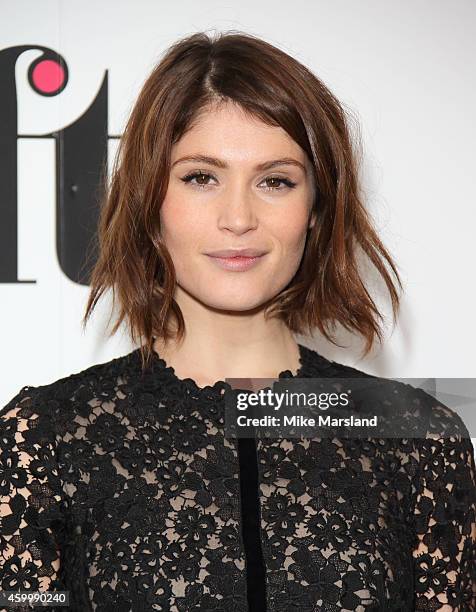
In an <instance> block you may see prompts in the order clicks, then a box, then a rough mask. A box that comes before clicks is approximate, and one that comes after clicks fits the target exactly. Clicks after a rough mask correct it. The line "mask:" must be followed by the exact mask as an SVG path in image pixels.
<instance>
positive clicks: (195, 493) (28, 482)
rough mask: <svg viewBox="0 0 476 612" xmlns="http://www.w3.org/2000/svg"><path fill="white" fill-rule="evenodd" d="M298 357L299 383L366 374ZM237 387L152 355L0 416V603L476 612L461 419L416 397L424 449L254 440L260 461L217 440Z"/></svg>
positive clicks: (402, 442)
mask: <svg viewBox="0 0 476 612" xmlns="http://www.w3.org/2000/svg"><path fill="white" fill-rule="evenodd" d="M299 350H300V355H301V367H300V369H299V371H298V372H297V373H296V376H299V377H316V378H317V377H322V376H325V377H330V376H345V377H350V376H359V377H363V376H370V375H368V374H365V373H364V372H362V371H360V370H357V369H355V368H351V367H349V366H345V365H342V364H338V363H336V362H332V361H329V360H327V359H325V358H324V357H323V356H321V355H319V354H318V353H317V352H316V351H314V350H311V349H309V348H307V347H305V346H303V345H299ZM292 376H293V374H292V373H291V372H290V371H289V370H286V371H285V372H281V374H280V375H279V378H289V377H292ZM395 384H396V389H397V391H398V390H399V389H403V386H402V383H395ZM407 387H408V386H407ZM227 388H229V385H228V384H227V383H225V382H224V381H218V382H217V383H215V385H213V386H212V387H205V388H204V389H201V388H199V387H198V386H197V385H196V383H195V382H194V381H193V380H192V379H184V380H181V379H179V378H178V377H177V376H176V375H175V372H174V370H173V368H171V367H167V365H166V363H165V362H164V361H163V360H162V359H161V358H160V357H159V356H158V355H157V354H156V353H155V354H154V359H153V362H152V365H151V367H150V368H148V369H147V370H145V371H144V372H142V370H141V361H140V351H139V349H135V350H134V351H132V352H131V353H129V354H127V355H124V356H122V357H119V358H117V359H113V360H111V361H109V362H107V363H103V364H97V365H94V366H91V367H90V368H88V369H86V370H83V371H82V372H79V373H76V374H72V375H70V376H68V377H66V378H63V379H60V380H58V381H56V382H53V383H51V384H49V385H45V386H41V387H31V386H26V387H23V388H22V389H21V390H20V392H19V393H18V394H17V395H16V396H15V397H13V398H12V399H11V400H10V401H9V402H8V404H7V405H6V406H5V407H4V408H3V409H2V410H1V411H0V438H1V447H0V497H1V500H0V501H1V513H0V590H3V591H6V590H10V591H11V590H13V591H16V590H22V591H27V590H31V591H36V590H50V591H52V590H67V591H69V592H70V607H69V608H68V609H70V610H77V611H81V612H85V611H87V610H101V611H112V610H114V611H115V612H126V611H128V612H129V611H130V610H133V611H136V610H164V611H169V610H170V611H174V612H184V611H188V610H206V611H212V610H213V611H214V612H218V611H220V612H224V611H226V612H245V611H248V610H252V609H253V604H250V602H251V599H249V593H248V589H250V588H251V587H253V589H255V588H259V589H263V594H264V596H265V601H266V607H267V610H269V611H272V612H289V611H291V610H296V611H299V612H312V611H317V610H322V611H326V612H335V611H339V610H347V611H352V612H364V611H374V612H376V611H383V610H386V611H395V612H397V611H398V612H402V611H408V612H409V611H413V610H418V611H426V612H428V611H440V610H442V611H446V610H458V611H459V612H467V611H470V610H476V468H475V459H474V449H473V445H472V442H471V439H470V438H469V434H468V432H467V429H466V427H465V425H464V423H463V422H462V421H461V419H460V418H459V417H458V416H457V415H456V413H454V412H453V411H452V410H451V409H449V408H448V407H446V406H443V405H441V404H439V403H438V402H437V400H436V399H435V398H433V397H431V396H430V395H428V394H426V393H425V392H424V391H421V390H419V389H413V388H412V398H413V401H414V402H416V403H418V404H419V405H420V406H421V414H422V418H426V419H427V421H428V434H427V437H426V438H414V439H403V438H387V439H370V438H367V439H344V438H343V439H335V438H321V439H320V438H312V439H304V438H301V439H268V440H264V439H258V440H257V441H256V447H255V449H256V452H255V455H256V462H255V464H254V465H253V464H252V458H251V459H250V456H248V457H247V458H246V460H245V459H244V457H241V463H240V461H239V454H238V441H237V440H236V439H232V438H226V437H225V436H224V427H223V423H224V401H223V395H222V394H223V391H224V390H225V389H227ZM407 392H408V390H407ZM445 424H448V426H449V425H450V424H451V426H452V427H453V428H454V427H455V424H456V430H457V431H460V434H458V433H457V434H455V435H451V436H446V437H444V436H442V435H441V431H444V429H445ZM240 466H241V469H240ZM253 469H254V470H255V471H256V474H257V483H256V484H255V485H254V489H253V490H250V489H249V487H251V486H252V484H251V483H252V481H251V480H249V474H251V473H252V470H253ZM240 485H241V487H240ZM242 487H248V488H245V489H244V490H245V491H247V492H249V493H250V494H249V495H246V499H247V500H248V501H247V503H253V502H252V501H251V502H250V500H255V502H254V503H255V504H256V507H255V509H256V512H257V514H256V516H258V517H259V523H258V522H257V523H256V524H255V525H253V524H252V522H248V523H246V524H247V525H248V527H247V529H252V530H255V532H254V533H253V534H252V535H253V536H256V537H247V536H248V535H249V534H243V525H244V523H245V521H244V520H243V519H244V512H247V510H246V508H245V506H243V503H244V496H243V494H242V491H243V489H242ZM245 518H246V516H245ZM258 525H259V526H258ZM244 536H245V537H244ZM250 543H254V544H253V546H254V545H256V546H259V548H260V550H259V551H257V552H259V553H260V554H261V555H262V562H263V565H264V567H263V570H264V571H263V572H262V573H261V574H259V576H260V577H259V578H258V579H257V580H253V575H252V567H253V566H252V565H251V564H250V563H249V559H251V558H253V555H254V554H255V552H256V551H254V550H249V547H250V546H251V545H252V544H250ZM247 559H248V562H247ZM5 609H9V608H5ZM11 609H12V610H16V611H20V612H21V611H22V610H27V609H29V608H28V607H26V606H23V607H15V608H13V607H12V608H11ZM50 609H53V610H55V609H58V610H64V609H65V608H64V607H59V606H58V607H57V608H55V607H53V606H52V607H51V608H50Z"/></svg>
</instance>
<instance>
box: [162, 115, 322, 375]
mask: <svg viewBox="0 0 476 612" xmlns="http://www.w3.org/2000/svg"><path fill="white" fill-rule="evenodd" d="M198 154H201V155H206V156H208V157H211V158H215V159H219V160H221V161H222V162H224V163H225V164H226V165H227V167H226V168H220V167H217V166H216V165H214V164H212V163H210V161H209V160H208V161H203V160H200V161H190V160H189V161H180V160H181V159H182V158H183V157H185V156H191V155H198ZM284 158H288V159H289V158H291V159H293V160H296V161H297V162H299V163H300V164H302V167H301V166H299V165H298V164H297V165H296V164H291V163H280V164H279V165H276V166H273V167H272V168H268V169H264V170H258V169H257V168H256V166H257V165H258V164H262V163H263V162H267V161H271V160H278V159H279V160H282V159H284ZM171 163H172V168H171V174H170V180H169V185H168V189H167V194H166V197H165V200H164V202H163V205H162V207H161V211H160V221H161V233H162V237H163V240H164V242H165V244H166V246H167V248H168V250H169V252H170V255H171V257H172V260H173V262H174V266H175V270H176V274H177V289H176V293H175V299H176V301H177V302H178V304H179V306H180V308H181V310H182V314H183V316H184V320H185V325H186V335H185V339H184V341H183V342H182V344H177V343H176V342H175V341H169V342H168V343H167V345H164V343H163V342H162V341H160V340H159V339H157V340H156V341H155V344H154V349H155V350H156V351H157V353H158V354H159V355H160V356H161V357H162V358H163V359H164V360H165V361H166V363H167V365H169V366H172V367H173V368H174V369H175V373H176V375H177V376H178V377H179V378H181V379H184V378H192V379H194V380H195V382H196V383H197V384H198V385H199V386H200V387H204V386H205V385H213V384H214V383H215V382H216V381H217V380H224V379H225V378H227V377H230V378H247V377H251V378H253V377H254V378H275V377H277V376H278V374H279V373H280V372H281V371H283V370H287V369H289V370H291V371H292V372H293V373H294V374H295V373H296V372H297V370H298V368H299V350H298V346H297V342H296V340H295V339H294V336H293V334H292V332H291V331H290V330H289V329H288V328H287V326H286V325H285V324H284V323H283V322H282V321H280V320H277V319H274V318H273V319H268V320H265V318H264V312H263V310H264V305H265V304H266V303H267V302H268V301H269V300H270V299H272V298H273V297H274V296H275V295H277V294H278V293H279V292H280V291H282V290H283V289H284V288H285V287H286V286H287V285H288V283H289V282H290V281H291V279H292V278H293V276H294V274H295V273H296V271H297V269H298V267H299V264H300V262H301V258H302V255H303V252H304V247H305V241H306V235H307V231H308V229H309V228H310V227H312V225H313V223H314V222H315V218H314V213H313V202H314V194H315V186H314V180H313V174H312V166H311V163H310V161H309V159H308V158H307V155H306V153H305V152H304V151H303V150H302V149H301V147H300V146H299V145H298V144H297V143H296V142H295V141H294V140H292V139H291V137H290V136H289V135H288V134H287V133H286V132H285V131H284V130H283V129H281V128H279V127H270V126H268V125H266V124H264V123H262V122H261V121H259V120H258V119H256V118H253V117H250V116H248V115H246V114H245V113H244V112H243V110H242V109H241V108H240V107H238V106H236V105H235V104H231V103H227V104H224V105H221V106H218V107H211V108H209V109H207V111H206V112H205V113H202V115H201V116H200V117H199V119H198V120H197V121H196V122H195V124H194V125H193V126H192V128H191V129H190V130H189V131H188V132H187V133H186V134H185V135H184V136H183V137H182V139H181V140H180V141H179V142H178V143H176V144H175V145H174V146H173V148H172V162H171ZM196 173H199V175H198V177H197V176H195V178H191V179H189V180H188V182H186V181H184V180H183V179H184V178H185V177H187V176H188V175H190V174H196ZM280 179H281V180H280ZM283 179H287V180H288V181H291V182H292V183H295V186H294V187H290V186H289V185H287V184H286V183H285V182H283ZM225 248H261V249H263V250H265V251H266V252H267V253H266V255H265V256H264V257H263V258H262V259H261V260H260V262H259V263H258V264H257V265H256V266H254V267H253V268H251V269H249V270H247V271H245V272H236V271H229V270H223V269H222V268H220V267H219V266H217V265H216V263H214V262H213V261H212V260H211V259H210V257H208V256H207V255H206V254H205V253H209V252H211V251H215V250H218V249H225Z"/></svg>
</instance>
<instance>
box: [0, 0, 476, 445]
mask: <svg viewBox="0 0 476 612" xmlns="http://www.w3.org/2000/svg"><path fill="white" fill-rule="evenodd" d="M0 7H1V8H0V10H1V14H0V51H1V50H2V49H5V48H7V47H11V46H15V45H20V44H30V45H35V44H38V45H44V46H47V47H50V48H52V49H55V50H56V51H58V52H59V53H61V54H62V55H63V57H64V58H65V59H66V60H67V63H68V66H69V70H70V80H69V83H68V86H67V87H66V88H65V90H64V91H63V92H62V93H60V94H59V95H57V96H56V97H53V98H42V97H41V96H39V95H38V94H36V93H35V92H34V91H33V90H32V89H31V88H30V87H29V85H28V82H27V78H26V71H27V69H28V66H29V64H30V63H31V61H32V60H33V59H34V58H35V57H37V56H38V55H40V52H39V51H27V52H25V53H23V54H22V55H20V57H19V59H18V61H17V65H16V83H17V95H18V133H19V134H20V135H21V134H44V133H48V132H51V131H52V130H56V129H61V128H63V127H65V126H66V125H68V124H70V123H72V122H74V121H75V120H76V119H77V118H78V117H79V116H80V115H81V114H82V113H83V112H84V110H85V109H86V108H87V107H88V106H89V104H90V103H91V102H92V100H93V99H94V97H95V96H96V94H97V91H98V89H99V87H100V85H101V82H102V79H103V76H104V72H105V70H106V69H107V70H108V71H109V118H108V122H109V126H108V132H109V134H110V135H112V134H120V133H121V132H122V129H123V126H124V122H125V119H126V117H127V114H128V112H129V111H130V108H131V105H132V103H133V101H134V99H135V97H136V96H137V94H138V92H139V89H140V87H141V85H142V83H143V81H144V79H145V78H146V76H147V74H148V73H149V71H150V70H151V69H152V67H153V65H154V64H155V63H156V62H157V61H158V60H159V58H160V55H161V53H162V51H164V50H165V48H166V47H167V46H168V45H169V44H171V43H172V42H173V41H174V40H176V39H177V38H178V37H182V36H184V35H186V34H190V33H192V32H194V31H197V30H212V29H215V30H218V31H224V30H230V29H238V30H242V31H245V32H249V33H252V34H255V35H258V36H261V37H262V38H264V39H265V40H267V41H269V42H271V43H272V44H275V45H276V46H279V47H281V48H282V49H284V50H285V51H287V52H288V53H290V54H291V55H293V56H295V57H296V58H297V59H299V60H300V61H302V62H303V63H305V64H306V65H307V66H308V67H310V68H311V69H312V70H313V71H314V72H315V73H316V74H317V75H318V76H319V77H320V78H322V79H323V80H324V82H325V83H326V84H327V85H328V86H329V87H330V89H331V90H332V91H333V92H334V93H335V94H336V95H337V97H338V98H339V99H340V100H341V101H342V103H343V104H344V105H345V106H347V107H349V108H350V109H351V110H352V112H353V113H354V115H355V116H357V118H358V120H359V122H360V125H361V130H362V137H363V141H364V147H365V149H364V153H365V163H364V184H365V188H366V194H367V205H368V207H369V209H370V211H371V213H372V214H373V217H374V219H375V222H376V225H377V228H378V229H379V231H380V235H381V237H382V239H383V241H384V244H386V246H387V247H388V248H389V250H390V252H391V253H392V254H393V256H394V258H395V259H396V261H397V264H398V265H399V268H400V271H401V273H402V277H403V282H404V289H405V297H404V299H403V303H402V311H401V315H400V319H399V321H398V324H397V326H396V327H395V328H393V329H392V328H391V327H388V328H387V336H386V341H385V344H384V346H383V348H380V349H379V347H376V349H375V350H374V351H373V352H372V354H371V355H370V356H369V357H367V358H366V359H365V360H362V359H359V353H360V349H361V347H362V345H361V343H360V341H359V340H358V339H356V338H352V337H349V336H348V335H345V334H342V335H340V340H341V343H345V344H346V347H345V348H337V347H334V346H333V345H332V344H330V343H329V342H327V341H325V340H323V339H322V338H321V337H320V336H319V335H318V334H316V336H315V337H314V338H312V339H308V338H298V340H300V341H303V342H304V343H306V344H308V345H309V346H311V347H312V348H315V349H316V350H318V351H319V352H321V353H322V354H323V355H325V356H326V357H328V358H330V359H333V360H335V361H340V362H342V363H347V364H350V365H354V366H355V367H358V368H360V369H363V370H365V371H367V372H370V373H374V374H377V375H379V376H387V377H468V378H471V377H476V359H475V357H474V350H475V346H476V326H475V323H474V313H475V312H476V285H475V282H474V265H475V252H476V247H475V238H474V233H475V222H476V212H475V206H476V198H475V193H476V185H475V172H474V164H475V161H476V159H475V153H474V142H475V140H476V123H475V121H474V115H473V112H474V111H471V109H472V108H473V109H474V108H475V107H476V77H475V74H476V71H475V62H474V58H475V57H476V37H474V23H475V20H476V3H474V2H473V1H472V0H467V1H463V0H455V1H454V2H451V3H449V2H445V1H444V0H431V1H430V0H426V1H417V2H415V1H414V0H411V1H410V0H405V1H400V2H385V3H382V2H380V1H378V0H360V2H353V1H352V0H341V1H339V2H336V1H330V0H329V1H322V0H314V1H313V2H306V1H304V0H294V2H292V3H290V4H289V5H287V4H277V3H276V2H274V1H273V2H270V1H269V0H262V1H261V2H259V3H257V2H255V1H253V2H251V1H249V0H241V2H240V3H238V2H234V3H228V4H226V5H225V4H224V3H223V2H222V0H220V1H208V2H207V1H205V2H200V3H197V2H194V1H191V0H185V1H182V2H177V3H165V2H160V1H152V0H121V1H118V0H101V2H97V1H94V2H93V1H92V0H88V1H85V0H81V1H77V0H42V1H41V2H38V0H31V1H28V0H15V2H11V1H10V0H0ZM0 78H1V76H0ZM116 142H117V141H110V145H109V160H110V162H111V159H112V156H113V154H114V152H115V148H116ZM54 181H55V165H54V143H53V142H52V141H51V140H42V139H34V138H31V139H30V138H25V139H21V140H20V141H19V145H18V257H19V278H20V279H29V280H31V279H34V280H36V283H33V284H28V283H25V284H21V283H20V284H18V283H17V284H8V283H4V284H0V304H1V317H0V334H1V340H2V343H1V346H2V350H1V353H0V359H1V360H2V363H1V367H0V376H1V385H0V405H3V404H5V403H6V402H7V401H8V399H10V398H11V397H12V396H13V395H14V394H15V393H17V392H18V391H19V389H20V388H21V387H22V386H24V385H26V384H29V385H40V384H47V383H49V382H53V381H54V380H56V379H58V378H60V377H63V376H67V375H69V374H71V373H73V372H78V371H80V370H82V369H84V368H86V367H88V366H90V365H93V364H95V363H101V362H104V361H108V360H109V359H111V358H113V357H116V356H119V355H122V354H124V353H126V352H128V351H129V350H131V349H132V348H134V347H133V346H132V345H131V344H130V342H129V339H128V337H127V335H126V333H125V332H123V333H122V334H120V333H119V334H116V336H115V337H113V338H112V339H109V340H108V339H107V328H106V323H107V318H108V315H109V308H110V301H108V300H104V299H103V300H102V301H101V302H100V303H99V305H98V307H97V312H96V314H95V316H94V317H93V319H92V320H91V322H90V324H89V326H88V328H87V330H86V333H85V334H83V332H82V329H81V325H80V320H81V317H82V315H83V312H84V307H85V304H86V298H87V287H84V286H82V285H77V284H75V283H73V282H72V281H71V280H69V279H68V278H67V277H66V276H65V275H64V274H63V272H62V271H61V269H60V267H59V266H58V260H57V255H56V247H55V184H54ZM386 312H387V314H389V310H388V305H387V307H386ZM389 323H390V319H389ZM474 440H475V439H473V442H474Z"/></svg>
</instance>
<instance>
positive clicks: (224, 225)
mask: <svg viewBox="0 0 476 612" xmlns="http://www.w3.org/2000/svg"><path fill="white" fill-rule="evenodd" d="M256 207H257V201H256V197H255V196H254V194H253V193H252V191H251V189H250V188H249V187H247V186H246V185H245V184H244V183H239V182H235V183H234V184H230V185H229V187H228V188H227V189H225V190H224V191H223V193H222V196H221V198H220V201H219V202H218V208H217V215H218V221H217V224H218V227H219V229H228V230H230V231H232V232H234V233H236V234H242V233H244V232H247V231H248V230H250V229H255V228H256V227H257V224H258V219H257V214H256V213H257V210H256Z"/></svg>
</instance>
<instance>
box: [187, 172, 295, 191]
mask: <svg viewBox="0 0 476 612" xmlns="http://www.w3.org/2000/svg"><path fill="white" fill-rule="evenodd" d="M210 178H213V179H214V178H215V177H214V176H212V175H211V174H208V173H207V172H202V171H201V170H199V171H198V172H191V173H190V174H187V175H186V176H184V177H182V178H181V179H180V180H181V181H183V182H184V183H190V184H191V185H193V186H194V187H198V188H199V189H204V188H205V187H208V186H209V183H208V182H206V183H204V182H202V181H204V180H205V181H208V179H210ZM195 179H197V181H198V182H196V183H193V182H192V181H193V180H195ZM269 181H274V185H271V186H270V185H269V184H268V185H267V186H266V187H265V188H264V190H265V191H283V190H284V189H286V188H288V189H293V188H294V187H295V186H296V183H294V182H293V181H291V180H289V179H287V178H283V177H280V176H268V177H266V178H265V179H264V180H263V182H268V183H269ZM276 183H281V184H283V185H285V187H278V186H276Z"/></svg>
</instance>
